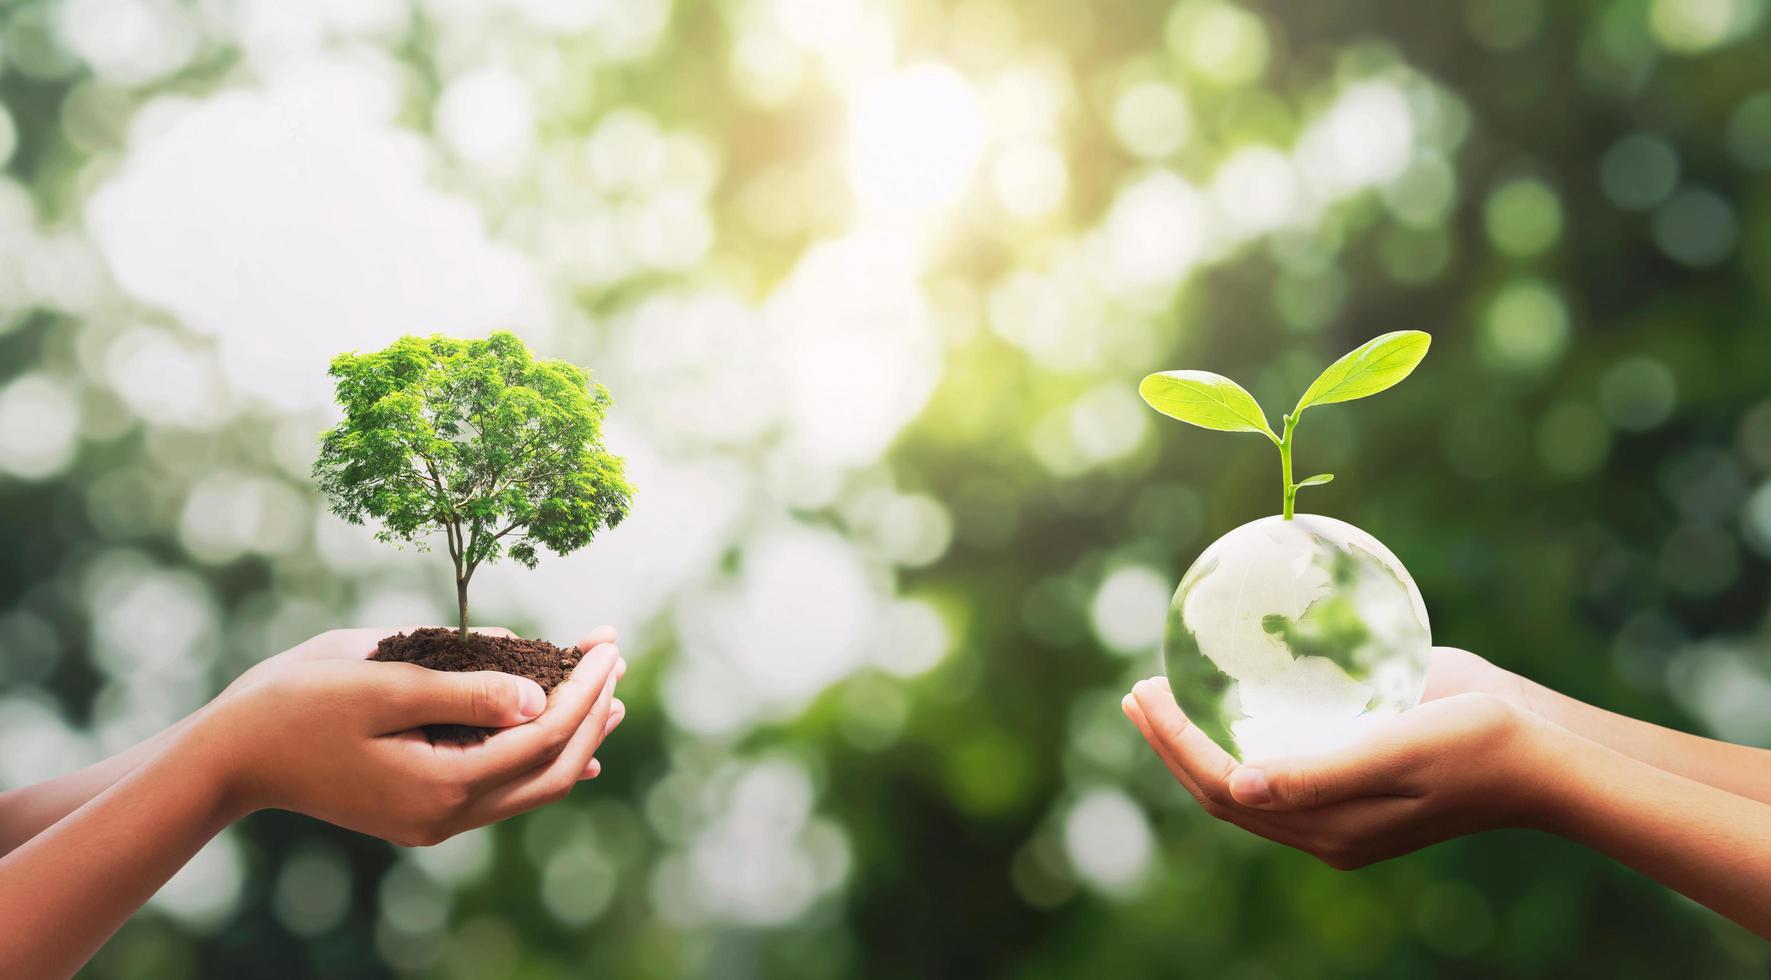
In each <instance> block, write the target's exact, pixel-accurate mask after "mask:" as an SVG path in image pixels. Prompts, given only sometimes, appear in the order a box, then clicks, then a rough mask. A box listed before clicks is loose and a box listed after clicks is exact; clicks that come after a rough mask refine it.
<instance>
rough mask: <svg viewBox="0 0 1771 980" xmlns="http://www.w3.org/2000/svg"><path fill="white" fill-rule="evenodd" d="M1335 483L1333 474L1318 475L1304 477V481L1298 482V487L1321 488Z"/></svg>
mask: <svg viewBox="0 0 1771 980" xmlns="http://www.w3.org/2000/svg"><path fill="white" fill-rule="evenodd" d="M1333 482H1334V474H1333V473H1318V474H1316V475H1315V476H1306V477H1304V478H1303V479H1302V480H1299V481H1298V482H1297V485H1298V486H1300V487H1319V486H1321V485H1323V484H1324V483H1333Z"/></svg>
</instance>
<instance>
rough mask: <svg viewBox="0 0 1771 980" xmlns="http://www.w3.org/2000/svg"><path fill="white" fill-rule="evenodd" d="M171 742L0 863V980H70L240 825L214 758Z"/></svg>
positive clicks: (185, 738) (178, 737) (186, 743)
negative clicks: (203, 852)
mask: <svg viewBox="0 0 1771 980" xmlns="http://www.w3.org/2000/svg"><path fill="white" fill-rule="evenodd" d="M190 735H191V732H190V730H189V729H188V728H187V729H186V730H184V731H180V732H177V733H175V734H174V735H172V736H170V737H169V738H168V739H166V740H165V741H164V742H163V744H161V745H160V746H159V747H158V749H159V750H158V751H155V752H152V753H151V754H150V756H149V757H148V758H146V759H145V760H142V761H141V762H140V764H139V765H137V766H136V767H135V768H134V769H133V770H132V771H130V772H129V773H127V774H125V775H123V776H122V777H121V778H120V779H118V780H117V781H116V782H115V784H114V785H111V786H110V787H108V788H107V789H105V790H103V791H102V792H100V793H99V794H98V795H97V796H95V797H94V798H93V799H91V800H90V801H88V802H86V803H85V804H83V805H81V806H79V807H78V808H77V809H76V810H75V811H74V812H73V813H71V814H69V815H67V816H66V817H64V818H62V819H61V820H59V821H57V822H56V823H55V824H54V825H53V826H51V827H50V828H49V829H47V830H44V831H43V832H41V833H38V834H36V835H35V836H34V837H32V838H31V839H30V840H28V841H27V842H25V843H24V844H22V845H20V846H19V847H17V848H16V849H14V850H13V851H12V852H11V853H10V854H7V855H6V856H5V857H4V858H0V922H5V923H6V930H5V938H4V940H3V941H0V976H9V977H10V976H29V977H54V976H69V975H71V974H73V973H74V971H75V970H77V969H79V968H80V966H81V964H83V963H85V962H86V960H87V959H89V958H90V957H91V956H92V954H93V953H94V952H96V951H97V950H98V948H99V946H101V945H103V943H104V942H105V940H107V939H109V938H110V936H111V934H112V933H113V932H115V931H116V929H117V928H118V926H120V925H122V924H123V922H124V921H125V920H126V919H128V918H129V916H130V915H132V914H133V913H134V912H135V911H136V909H138V908H139V907H140V906H141V905H142V903H144V902H146V901H147V900H148V898H149V897H150V896H152V895H153V894H154V892H155V891H157V890H159V888H160V886H161V885H163V884H164V883H165V882H166V880H167V879H168V878H170V877H172V875H173V874H174V873H175V872H176V871H178V869H179V868H181V867H183V866H184V864H185V862H187V861H189V860H190V859H191V857H192V855H194V854H196V852H197V851H198V850H199V849H201V848H202V846H203V845H204V844H205V843H207V842H208V841H209V840H210V839H211V838H212V837H214V836H215V835H216V834H217V833H219V832H220V831H221V829H222V828H223V827H225V826H227V824H228V823H229V822H230V821H232V820H233V819H235V818H236V817H238V816H239V811H238V810H237V809H236V808H235V807H234V806H233V805H232V804H231V803H230V801H229V799H228V795H227V792H226V780H224V779H222V778H220V776H219V774H220V773H221V772H223V771H225V769H224V767H223V766H222V765H221V764H220V760H219V759H218V757H217V756H216V754H215V752H214V750H212V749H211V748H209V747H208V746H205V745H203V744H202V743H201V742H200V741H199V740H197V739H195V738H192V737H190Z"/></svg>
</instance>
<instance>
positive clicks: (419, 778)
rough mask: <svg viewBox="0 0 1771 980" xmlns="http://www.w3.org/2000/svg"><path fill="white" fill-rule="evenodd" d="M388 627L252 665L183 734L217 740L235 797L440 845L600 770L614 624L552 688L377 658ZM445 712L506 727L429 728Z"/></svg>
mask: <svg viewBox="0 0 1771 980" xmlns="http://www.w3.org/2000/svg"><path fill="white" fill-rule="evenodd" d="M388 632H389V631H385V630H339V631H334V632H332V633H327V634H323V635H322V636H319V637H316V638H314V639H313V640H310V641H308V642H307V643H304V644H302V645H300V646H298V647H296V648H294V649H292V650H290V651H288V652H286V653H283V654H280V655H278V656H277V657H273V658H271V659H270V660H267V661H265V662H264V663H262V664H259V665H258V666H256V667H254V668H253V669H252V670H251V671H249V672H248V673H247V674H246V675H243V676H242V677H241V678H240V680H239V681H237V682H235V684H234V685H232V686H231V687H230V688H229V689H228V690H227V691H226V692H225V693H224V694H223V695H222V696H221V697H220V698H217V699H216V701H215V702H214V703H212V704H211V705H210V706H209V707H208V708H206V709H204V711H203V712H201V713H200V714H199V715H198V717H197V718H195V719H194V720H193V721H194V728H193V730H192V731H191V732H189V733H188V735H189V736H191V737H189V738H187V739H185V741H187V742H188V743H192V744H197V745H201V746H204V747H206V749H207V751H206V753H205V755H204V758H205V759H206V760H207V761H208V763H209V764H211V765H214V766H215V767H216V770H217V776H218V778H220V779H221V780H222V781H223V782H224V784H225V786H226V787H227V793H228V797H229V798H230V800H231V801H232V802H233V804H234V806H235V808H236V809H238V810H239V811H241V812H245V811H250V810H256V809H263V808H277V809H287V810H293V811H297V812H300V813H305V814H308V815H310V816H313V817H317V818H319V819H321V820H325V821H327V822H329V823H335V824H338V825H340V826H343V827H348V828H350V829H353V830H358V831H361V832H363V833H366V834H372V835H374V836H376V837H381V838H384V839H387V840H390V841H393V842H395V843H398V844H406V845H428V844H434V843H436V842H438V841H441V840H444V839H446V838H448V837H451V836H453V835H455V834H457V833H460V832H461V831H463V830H468V829H470V828H473V827H478V826H481V825H483V824H487V823H491V822H493V821H496V820H502V819H504V818H505V817H509V816H513V815H515V814H518V813H522V812H523V811H525V810H529V809H533V808H534V807H537V806H540V805H542V804H544V803H549V802H552V801H554V800H558V799H560V798H561V797H563V796H565V795H566V793H567V792H569V791H570V790H571V788H572V786H573V785H574V784H576V783H577V782H578V781H579V780H580V779H586V778H590V777H593V776H595V775H596V773H597V771H598V770H599V768H600V767H599V766H598V765H597V764H596V762H595V759H594V755H595V752H596V750H597V747H598V746H599V745H601V744H602V740H603V738H604V737H605V736H606V735H607V734H608V733H609V732H610V731H612V730H613V729H614V727H615V725H616V724H618V723H619V722H620V720H621V716H622V714H623V710H622V706H621V704H620V702H619V701H618V700H617V699H616V698H615V681H616V679H617V677H618V676H619V673H620V670H621V668H622V667H623V666H624V664H623V663H622V661H621V658H620V652H619V650H617V648H616V647H615V645H614V643H613V642H612V640H613V639H614V631H613V630H609V629H607V628H606V627H605V628H602V629H599V630H596V631H594V632H592V633H591V634H590V635H589V636H587V637H586V638H585V639H584V640H583V641H581V642H580V643H579V649H580V650H583V651H585V656H584V658H583V659H582V660H581V661H580V662H579V664H578V666H577V667H576V668H575V669H574V670H573V672H572V675H571V677H569V678H567V680H566V681H565V682H563V683H561V684H560V685H559V687H557V688H555V689H554V692H553V694H552V695H551V696H544V695H543V694H542V691H541V688H540V687H539V686H538V685H537V684H535V682H534V681H531V680H528V679H527V678H522V677H517V676H515V675H511V674H505V673H501V672H498V671H479V672H472V673H451V672H445V671H434V670H429V669H426V668H424V667H418V666H414V665H412V664H400V663H374V662H367V661H366V660H365V658H366V657H367V656H368V655H369V654H370V653H372V652H373V651H374V649H375V644H376V642H377V641H378V640H379V639H380V638H381V637H382V636H385V635H388ZM442 723H454V724H462V725H476V726H480V727H485V728H503V729H505V730H504V731H500V732H497V733H495V734H493V735H491V736H490V737H488V738H487V739H486V740H485V741H484V742H480V743H477V744H465V745H464V744H435V745H433V744H432V743H431V742H430V741H429V740H428V739H426V738H425V737H424V735H423V734H422V733H421V732H419V731H417V729H418V728H419V726H421V725H427V724H442Z"/></svg>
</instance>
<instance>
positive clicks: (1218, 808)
mask: <svg viewBox="0 0 1771 980" xmlns="http://www.w3.org/2000/svg"><path fill="white" fill-rule="evenodd" d="M1529 702H1530V699H1529V696H1528V692H1527V689H1526V687H1525V686H1524V685H1523V684H1520V683H1518V682H1517V678H1515V677H1513V675H1511V674H1508V673H1506V672H1505V671H1502V670H1500V669H1499V668H1496V667H1494V666H1493V665H1491V664H1489V663H1488V662H1487V661H1486V660H1483V659H1482V658H1481V657H1478V656H1476V655H1475V654H1473V653H1469V652H1467V651H1464V650H1458V649H1455V648H1451V647H1438V648H1435V649H1434V650H1433V654H1432V660H1431V664H1430V667H1429V669H1428V673H1427V689H1426V692H1425V694H1424V695H1423V697H1422V701H1421V704H1419V705H1418V706H1417V707H1415V708H1413V709H1411V710H1409V711H1406V712H1403V713H1402V714H1401V715H1398V716H1397V717H1396V718H1394V719H1392V720H1391V721H1389V722H1387V723H1385V724H1384V725H1382V726H1380V727H1379V728H1378V729H1377V730H1375V731H1374V732H1373V733H1372V734H1370V735H1369V736H1368V737H1366V738H1363V739H1361V740H1360V741H1358V742H1357V743H1355V744H1353V745H1350V746H1347V747H1345V748H1342V749H1338V750H1335V751H1332V752H1327V753H1324V754H1321V755H1313V756H1307V757H1299V758H1285V759H1251V760H1249V761H1247V762H1245V763H1241V764H1238V763H1237V762H1236V760H1235V759H1233V758H1231V756H1230V755H1229V753H1227V752H1225V751H1224V750H1223V749H1222V748H1221V747H1219V746H1218V745H1217V743H1215V742H1213V741H1212V740H1211V739H1210V738H1209V737H1208V736H1206V734H1205V733H1204V732H1202V731H1200V730H1199V729H1198V728H1197V727H1196V726H1194V725H1192V724H1191V723H1189V722H1188V720H1187V718H1186V716H1185V715H1184V714H1182V712H1181V709H1180V708H1179V707H1178V706H1176V704H1175V700H1174V695H1173V693H1172V692H1171V691H1170V689H1169V686H1168V680H1167V679H1166V678H1163V677H1153V678H1150V679H1148V680H1144V681H1139V682H1138V684H1137V685H1136V686H1134V687H1133V688H1132V692H1131V693H1130V694H1128V695H1126V697H1125V699H1124V702H1123V705H1122V707H1123V708H1124V710H1125V713H1126V716H1127V717H1129V718H1130V719H1131V720H1132V722H1133V724H1135V725H1137V727H1138V731H1139V732H1141V733H1142V734H1143V736H1144V739H1145V741H1147V742H1149V743H1150V747H1151V748H1153V749H1155V750H1156V753H1157V755H1159V756H1160V757H1161V758H1162V761H1163V762H1164V763H1165V764H1166V765H1167V766H1168V769H1169V771H1170V772H1171V773H1173V775H1174V777H1175V779H1176V780H1177V781H1179V782H1180V783H1181V785H1182V786H1184V787H1186V789H1187V791H1188V792H1189V793H1191V794H1192V795H1193V798H1194V799H1196V800H1197V801H1198V802H1199V805H1200V806H1201V807H1202V808H1203V809H1204V810H1205V811H1206V812H1207V813H1209V814H1211V815H1212V816H1214V817H1217V818H1218V819H1220V820H1224V821H1227V822H1229V823H1233V824H1235V825H1236V826H1239V827H1241V828H1243V829H1244V830H1248V831H1250V832H1252V833H1255V834H1259V835H1260V836H1262V837H1265V838H1267V839H1269V840H1273V841H1277V842H1279V843H1281V844H1285V845H1288V846H1290V847H1295V848H1297V849H1299V850H1302V851H1305V852H1308V853H1310V854H1312V855H1315V856H1316V857H1317V858H1319V859H1321V860H1322V861H1323V862H1325V863H1327V864H1328V865H1330V866H1331V867H1334V868H1338V869H1341V870H1348V869H1352V868H1359V867H1363V866H1365V865H1368V864H1372V863H1374V862H1377V861H1382V860H1386V859H1388V858H1392V857H1396V856H1398V855H1401V854H1406V853H1408V852H1410V851H1414V850H1418V849H1420V848H1422V847H1426V846H1428V845H1430V844H1436V843H1438V842H1440V841H1443V840H1447V839H1449V838H1452V837H1458V836H1462V835H1464V834H1470V833H1474V832H1476V831H1480V830H1488V829H1493V828H1497V827H1523V826H1541V825H1543V824H1545V823H1546V822H1548V821H1549V819H1550V814H1548V813H1547V812H1545V810H1544V808H1543V807H1542V805H1541V804H1542V802H1543V801H1544V800H1546V799H1548V798H1549V797H1550V794H1548V793H1545V792H1544V791H1543V790H1544V787H1543V786H1542V785H1541V783H1542V781H1543V780H1544V779H1545V775H1544V774H1545V772H1546V771H1547V770H1548V769H1549V768H1550V767H1545V766H1540V765H1538V764H1537V760H1536V759H1535V758H1534V753H1536V752H1538V751H1540V748H1541V746H1542V745H1543V744H1544V743H1545V741H1546V740H1545V739H1542V738H1541V737H1540V736H1541V734H1542V733H1543V730H1544V729H1545V727H1546V726H1547V725H1548V724H1549V723H1548V722H1546V721H1544V720H1543V719H1542V718H1541V717H1539V716H1538V715H1537V714H1536V713H1535V712H1533V711H1532V710H1531V707H1530V703H1529Z"/></svg>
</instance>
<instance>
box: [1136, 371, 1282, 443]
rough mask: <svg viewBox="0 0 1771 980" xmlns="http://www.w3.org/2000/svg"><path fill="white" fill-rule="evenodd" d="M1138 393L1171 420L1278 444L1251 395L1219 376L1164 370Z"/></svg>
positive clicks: (1150, 379)
mask: <svg viewBox="0 0 1771 980" xmlns="http://www.w3.org/2000/svg"><path fill="white" fill-rule="evenodd" d="M1138 394H1140V395H1142V396H1143V398H1144V401H1146V402H1148V403H1149V405H1150V407H1151V408H1154V409H1156V410H1157V411H1158V412H1161V413H1162V414H1164V415H1167V416H1169V417H1170V418H1176V419H1180V420H1181V421H1182V422H1187V423H1189V424H1192V425H1197V426H1199V427H1201V428H1205V429H1217V430H1218V431H1220V432H1259V433H1260V434H1262V435H1264V436H1266V437H1267V438H1269V439H1271V440H1273V441H1274V442H1278V441H1279V437H1278V436H1276V435H1274V434H1273V430H1272V429H1271V428H1269V427H1268V426H1267V416H1266V414H1265V413H1264V412H1262V411H1261V406H1260V405H1259V404H1257V403H1256V402H1255V400H1254V396H1253V395H1251V394H1249V393H1248V392H1247V391H1245V390H1243V388H1242V386H1241V385H1239V384H1237V383H1236V382H1234V381H1231V380H1230V379H1229V378H1226V377H1224V376H1223V375H1221V374H1212V373H1211V372H1210V371H1163V372H1161V373H1159V374H1152V375H1150V376H1148V377H1146V378H1145V379H1144V380H1143V382H1142V383H1140V384H1139V385H1138Z"/></svg>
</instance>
